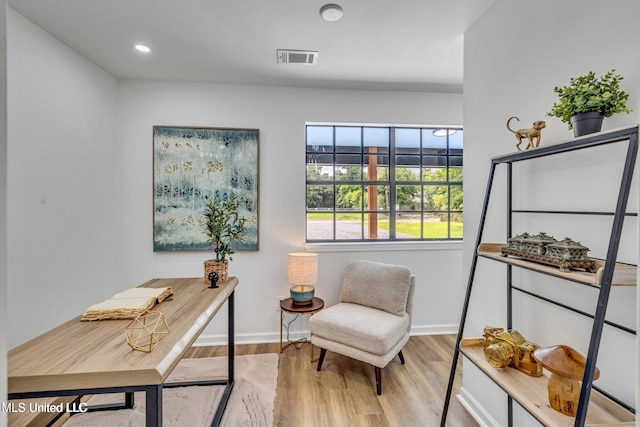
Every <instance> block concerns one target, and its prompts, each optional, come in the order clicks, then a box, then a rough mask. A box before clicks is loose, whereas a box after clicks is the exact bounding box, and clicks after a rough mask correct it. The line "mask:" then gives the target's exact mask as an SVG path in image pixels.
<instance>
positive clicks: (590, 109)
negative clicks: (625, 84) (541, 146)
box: [547, 70, 632, 137]
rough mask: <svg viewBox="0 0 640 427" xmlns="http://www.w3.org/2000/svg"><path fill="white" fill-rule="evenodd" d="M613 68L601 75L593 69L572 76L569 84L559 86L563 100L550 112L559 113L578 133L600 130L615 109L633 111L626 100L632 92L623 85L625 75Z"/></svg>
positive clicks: (556, 91) (620, 111)
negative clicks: (584, 73)
mask: <svg viewBox="0 0 640 427" xmlns="http://www.w3.org/2000/svg"><path fill="white" fill-rule="evenodd" d="M615 71H616V70H611V71H609V72H608V73H607V74H605V75H604V76H602V77H600V78H597V77H596V75H595V73H594V72H593V71H589V73H588V74H587V75H585V76H579V77H571V78H570V79H569V85H568V86H563V87H557V86H556V87H555V88H554V89H553V91H554V92H555V93H557V94H558V97H559V100H558V102H556V103H554V104H553V106H552V107H551V111H550V112H548V113H547V115H548V116H551V117H558V118H559V119H560V120H561V121H562V122H563V123H567V124H568V125H569V130H571V129H573V135H574V136H576V137H578V136H582V135H586V134H589V133H594V132H600V129H601V128H602V120H603V119H604V118H605V117H611V116H612V115H614V114H615V113H630V112H631V111H632V110H630V109H628V108H627V105H626V102H627V99H628V98H629V94H627V93H626V92H625V91H623V90H621V89H620V81H621V80H622V79H623V77H622V76H620V75H619V74H616V72H615Z"/></svg>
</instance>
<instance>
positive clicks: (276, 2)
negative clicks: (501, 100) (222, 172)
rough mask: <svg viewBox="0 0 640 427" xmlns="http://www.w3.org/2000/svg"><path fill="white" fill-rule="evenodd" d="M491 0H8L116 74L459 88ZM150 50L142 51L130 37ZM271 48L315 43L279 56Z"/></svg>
mask: <svg viewBox="0 0 640 427" xmlns="http://www.w3.org/2000/svg"><path fill="white" fill-rule="evenodd" d="M494 1H495V0H397V1H391V0H339V1H337V3H338V4H340V6H342V8H343V10H344V15H343V17H342V19H340V20H338V21H335V22H327V21H324V20H323V19H322V18H321V17H320V15H319V10H320V8H321V7H322V6H323V5H324V4H325V3H328V1H324V0H107V1H105V0H56V1H52V0H46V1H45V0H8V3H9V6H10V7H11V8H12V9H14V10H15V11H17V12H19V13H20V14H22V15H23V16H24V17H26V18H27V19H29V20H30V21H32V22H34V23H35V24H37V25H38V26H40V27H41V28H43V29H44V30H45V31H47V32H48V33H50V34H52V35H53V36H54V37H56V38H57V39H59V40H60V41H62V42H63V43H64V44H66V45H68V46H70V47H71V48H72V49H74V50H76V51H77V52H79V53H80V54H82V55H83V56H85V57H87V58H89V59H90V60H91V61H93V62H94V63H95V64H97V65H99V66H100V67H101V68H103V69H105V70H107V71H108V72H109V73H110V74H112V75H113V76H115V77H117V78H121V79H152V80H177V81H187V82H210V83H231V84H260V85H283V86H301V87H319V88H339V89H375V90H410V91H441V92H462V75H463V67H462V65H463V35H464V32H465V30H466V29H467V28H469V27H470V26H471V25H472V24H473V22H475V21H476V20H477V18H478V17H479V16H480V15H481V14H482V13H483V12H484V11H485V10H486V9H487V8H488V7H489V6H490V5H491V4H492V3H493V2H494ZM141 42H142V43H146V44H148V45H149V46H150V47H151V49H152V52H151V53H150V54H146V55H144V54H140V53H138V52H136V51H135V50H134V49H133V45H134V44H135V43H141ZM276 49H300V50H314V51H318V52H319V54H318V61H317V64H316V65H302V64H286V65H283V64H277V63H276Z"/></svg>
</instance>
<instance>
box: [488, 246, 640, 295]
mask: <svg viewBox="0 0 640 427" xmlns="http://www.w3.org/2000/svg"><path fill="white" fill-rule="evenodd" d="M503 248H507V245H506V244H505V243H481V244H480V246H479V247H478V255H479V256H482V257H485V258H490V259H493V260H496V261H500V262H504V263H506V264H512V265H518V266H520V267H524V268H527V269H530V270H536V271H540V272H543V273H545V274H550V275H552V276H557V277H563V278H565V279H569V280H573V281H577V282H580V283H585V284H588V285H594V286H600V284H601V283H602V275H603V273H604V265H605V262H604V260H601V259H597V258H590V260H591V261H592V262H593V263H594V268H592V269H591V270H595V272H594V273H592V272H591V271H582V270H570V271H560V269H558V267H557V266H555V265H553V264H549V265H546V264H542V263H540V262H535V261H533V260H529V259H525V258H521V257H520V256H518V257H515V256H516V255H513V256H512V257H505V255H504V254H503ZM637 271H638V267H637V266H635V265H631V264H624V263H616V265H615V269H614V272H613V279H612V283H611V284H612V285H614V286H636V277H637Z"/></svg>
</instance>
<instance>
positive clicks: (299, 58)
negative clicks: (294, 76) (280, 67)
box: [276, 49, 318, 65]
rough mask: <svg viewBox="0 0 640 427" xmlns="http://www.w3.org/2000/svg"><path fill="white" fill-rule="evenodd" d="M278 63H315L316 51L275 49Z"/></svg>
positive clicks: (316, 58)
mask: <svg viewBox="0 0 640 427" xmlns="http://www.w3.org/2000/svg"><path fill="white" fill-rule="evenodd" d="M276 54H277V56H278V64H307V65H315V63H316V62H317V61H318V52H314V51H311V50H290V49H277V50H276Z"/></svg>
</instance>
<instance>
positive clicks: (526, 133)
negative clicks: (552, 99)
mask: <svg viewBox="0 0 640 427" xmlns="http://www.w3.org/2000/svg"><path fill="white" fill-rule="evenodd" d="M513 119H516V120H517V121H520V119H519V118H517V117H516V116H512V117H509V120H507V129H509V131H510V132H512V133H513V134H514V135H515V136H516V139H517V140H518V143H517V144H516V148H517V149H518V151H521V150H522V149H521V148H520V144H522V139H523V138H526V139H527V141H528V143H527V146H526V147H525V148H524V149H525V150H527V149H529V148H538V147H539V146H540V138H541V135H540V131H541V130H542V129H543V128H545V127H546V126H547V124H546V123H545V122H544V121H542V120H536V121H535V122H533V127H532V128H529V129H518V130H513V129H511V128H510V127H509V122H511V120H513Z"/></svg>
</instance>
